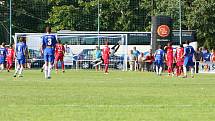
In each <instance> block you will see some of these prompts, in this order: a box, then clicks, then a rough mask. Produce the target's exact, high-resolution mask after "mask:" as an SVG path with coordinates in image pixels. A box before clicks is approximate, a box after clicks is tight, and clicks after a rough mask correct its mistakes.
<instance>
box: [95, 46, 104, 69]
mask: <svg viewBox="0 0 215 121" xmlns="http://www.w3.org/2000/svg"><path fill="white" fill-rule="evenodd" d="M94 59H95V60H94V61H93V63H96V62H103V61H102V53H101V50H100V49H99V46H96V50H95V52H94ZM95 68H96V71H98V65H96V66H95Z"/></svg>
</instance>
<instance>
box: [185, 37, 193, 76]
mask: <svg viewBox="0 0 215 121" xmlns="http://www.w3.org/2000/svg"><path fill="white" fill-rule="evenodd" d="M186 45H187V46H185V48H184V67H183V69H184V78H187V70H188V69H189V68H190V71H191V77H192V78H193V77H194V62H193V57H194V53H195V50H194V48H193V47H192V46H190V45H189V41H186Z"/></svg>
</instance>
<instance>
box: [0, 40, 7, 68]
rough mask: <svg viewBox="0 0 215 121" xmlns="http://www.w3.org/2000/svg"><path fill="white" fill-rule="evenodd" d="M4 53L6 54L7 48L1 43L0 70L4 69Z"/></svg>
mask: <svg viewBox="0 0 215 121" xmlns="http://www.w3.org/2000/svg"><path fill="white" fill-rule="evenodd" d="M6 55H7V49H6V48H5V44H4V43H2V44H1V46H0V71H3V70H4V64H5V59H6Z"/></svg>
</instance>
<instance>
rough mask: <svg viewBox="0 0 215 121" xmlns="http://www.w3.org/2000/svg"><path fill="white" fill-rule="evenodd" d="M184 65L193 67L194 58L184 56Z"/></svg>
mask: <svg viewBox="0 0 215 121" xmlns="http://www.w3.org/2000/svg"><path fill="white" fill-rule="evenodd" d="M184 66H185V67H193V66H194V62H193V58H184Z"/></svg>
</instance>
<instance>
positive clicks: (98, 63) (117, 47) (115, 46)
mask: <svg viewBox="0 0 215 121" xmlns="http://www.w3.org/2000/svg"><path fill="white" fill-rule="evenodd" d="M119 47H120V41H119V42H117V43H116V44H115V45H114V46H113V47H112V48H111V49H110V55H109V56H110V57H112V56H114V54H115V53H116V52H117V50H118V49H119ZM103 62H104V60H103V58H102V57H101V58H100V59H97V60H95V61H93V62H92V63H95V64H94V65H93V66H94V67H96V66H98V65H100V64H102V63H103Z"/></svg>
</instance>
